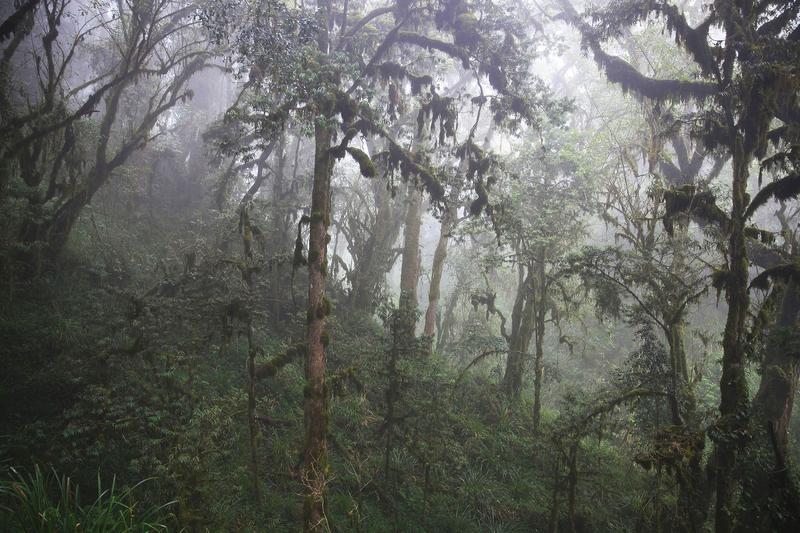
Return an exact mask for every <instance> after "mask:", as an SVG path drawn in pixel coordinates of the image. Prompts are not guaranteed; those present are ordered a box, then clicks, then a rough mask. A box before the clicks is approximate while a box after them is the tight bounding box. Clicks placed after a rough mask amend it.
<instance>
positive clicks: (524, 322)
mask: <svg viewBox="0 0 800 533" xmlns="http://www.w3.org/2000/svg"><path fill="white" fill-rule="evenodd" d="M520 268H521V269H522V268H523V267H520ZM520 273H521V271H520ZM531 284H532V273H531V270H530V269H528V274H527V275H526V276H525V278H524V279H522V277H521V276H520V282H519V285H518V286H517V296H516V299H515V302H514V310H513V312H512V316H511V322H512V324H511V335H509V337H508V339H507V342H508V358H507V359H506V370H505V375H504V376H503V390H504V392H505V393H506V396H508V397H509V398H510V399H512V400H514V399H517V398H519V395H520V393H521V392H522V374H523V372H524V370H525V357H526V355H527V353H528V346H529V345H530V342H531V336H532V335H533V332H534V329H535V327H536V323H535V308H534V301H533V300H534V298H533V296H532V294H531V292H532V288H531Z"/></svg>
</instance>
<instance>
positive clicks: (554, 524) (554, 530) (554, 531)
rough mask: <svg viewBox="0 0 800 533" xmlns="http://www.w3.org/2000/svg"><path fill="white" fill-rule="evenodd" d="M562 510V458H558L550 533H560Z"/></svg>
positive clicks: (554, 473)
mask: <svg viewBox="0 0 800 533" xmlns="http://www.w3.org/2000/svg"><path fill="white" fill-rule="evenodd" d="M560 509H561V458H560V457H558V458H556V463H555V468H554V470H553V503H552V504H551V506H550V525H549V526H548V528H547V531H548V533H558V514H559V511H560Z"/></svg>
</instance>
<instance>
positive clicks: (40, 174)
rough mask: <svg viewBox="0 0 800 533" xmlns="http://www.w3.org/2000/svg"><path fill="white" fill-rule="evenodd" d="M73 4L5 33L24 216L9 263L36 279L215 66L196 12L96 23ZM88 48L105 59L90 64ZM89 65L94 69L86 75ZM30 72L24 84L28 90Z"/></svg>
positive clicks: (6, 153)
mask: <svg viewBox="0 0 800 533" xmlns="http://www.w3.org/2000/svg"><path fill="white" fill-rule="evenodd" d="M72 4H73V3H72V2H71V1H70V0H41V1H30V2H24V3H21V4H20V6H19V8H18V9H17V10H16V11H15V12H14V13H13V14H12V15H11V16H10V17H9V18H8V19H7V20H6V21H5V22H4V23H3V30H4V33H3V35H1V36H0V39H2V40H3V41H5V40H8V43H7V44H6V46H5V48H4V49H3V56H2V61H0V109H2V114H3V117H4V122H3V126H2V127H1V128H0V167H2V168H3V169H4V170H3V172H2V174H3V181H2V182H0V201H2V202H3V204H4V205H6V206H7V207H8V208H9V209H10V212H12V213H14V214H15V216H14V217H11V218H10V220H9V221H7V222H6V224H7V227H6V228H4V234H5V235H4V239H3V240H4V241H5V243H4V248H5V249H6V250H5V252H4V255H5V256H6V257H5V258H4V261H3V262H4V264H6V265H9V264H10V265H12V266H13V263H14V262H16V261H21V262H22V264H23V267H24V269H25V270H26V271H27V272H28V273H29V274H30V273H35V272H38V271H40V270H41V268H42V264H43V262H45V261H46V260H52V259H55V258H56V257H58V255H59V254H60V252H61V251H62V249H63V248H64V245H65V243H66V241H67V238H68V236H69V234H70V231H71V230H72V227H73V226H74V224H75V222H76V220H77V219H78V217H79V215H80V213H81V211H82V210H83V208H84V207H85V206H86V205H87V204H88V203H89V202H90V201H91V200H92V198H93V197H94V195H95V194H96V193H97V191H98V190H99V189H100V187H102V186H103V184H105V183H106V182H107V181H108V180H109V179H110V178H111V177H112V176H113V174H114V172H115V171H116V170H117V169H119V168H120V167H121V166H122V165H123V164H124V163H125V162H126V161H127V160H128V158H129V157H130V156H131V155H132V154H133V153H134V152H135V151H136V150H137V149H139V148H141V147H142V146H144V145H145V144H147V143H148V142H149V141H151V140H152V139H154V138H156V137H158V136H159V135H161V134H162V133H163V132H164V131H165V130H166V129H167V124H166V123H164V122H163V119H164V117H165V116H166V115H167V114H168V113H169V112H170V111H172V110H173V109H174V108H175V107H176V106H178V104H180V103H181V102H184V101H185V100H186V99H188V98H191V96H192V92H191V90H189V89H187V83H188V82H189V80H190V79H191V77H192V76H193V75H194V74H195V73H197V72H199V71H200V70H202V69H204V68H206V67H207V66H208V64H209V60H210V59H211V57H212V54H211V51H210V49H209V46H208V42H207V40H206V39H205V37H204V35H203V33H202V32H201V31H199V30H198V26H199V24H198V22H197V21H195V20H194V19H193V12H194V10H195V4H193V3H190V2H180V1H173V0H158V1H155V2H133V3H128V4H125V3H110V4H109V5H108V6H107V7H108V9H106V10H103V11H102V12H101V13H98V14H97V15H96V16H94V17H90V16H84V15H82V14H81V13H82V6H81V5H80V4H78V5H75V6H73V5H72ZM26 47H31V48H32V50H33V57H34V62H33V63H34V64H31V63H30V62H29V61H28V60H27V55H24V54H23V51H24V50H25V48H26ZM90 51H91V52H94V53H95V54H96V57H97V58H99V59H98V60H97V61H94V62H88V61H86V57H85V55H86V54H87V53H90ZM84 61H86V62H87V63H91V64H92V66H91V67H90V71H89V72H86V73H85V76H82V75H81V74H80V72H81V70H83V69H82V68H81V67H79V66H78V64H79V63H82V62H84ZM21 73H24V78H25V80H26V83H24V84H23V85H22V86H20V87H18V85H17V83H16V82H15V81H16V80H17V79H18V78H17V76H19V75H20V74H21ZM17 88H19V89H20V91H17ZM95 113H99V115H98V116H97V117H96V118H94V117H92V115H94V114H95ZM87 161H88V165H87ZM4 268H8V267H4Z"/></svg>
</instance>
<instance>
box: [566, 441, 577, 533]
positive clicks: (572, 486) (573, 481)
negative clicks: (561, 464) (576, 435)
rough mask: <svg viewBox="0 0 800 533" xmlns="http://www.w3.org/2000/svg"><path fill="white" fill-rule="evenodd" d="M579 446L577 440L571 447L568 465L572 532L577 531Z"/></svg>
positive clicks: (568, 512)
mask: <svg viewBox="0 0 800 533" xmlns="http://www.w3.org/2000/svg"><path fill="white" fill-rule="evenodd" d="M578 446H579V443H578V442H575V443H574V444H573V445H572V446H570V449H569V457H568V461H567V466H568V468H569V470H568V473H567V488H568V492H567V514H568V516H569V529H570V533H575V531H576V527H575V507H576V503H577V499H578Z"/></svg>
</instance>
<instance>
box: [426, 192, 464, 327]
mask: <svg viewBox="0 0 800 533" xmlns="http://www.w3.org/2000/svg"><path fill="white" fill-rule="evenodd" d="M456 216H457V212H456V209H455V208H454V207H450V208H448V210H447V212H446V213H445V215H444V217H442V224H441V227H440V229H439V242H437V243H436V251H435V252H434V253H433V264H432V265H431V286H430V289H429V290H428V310H427V311H426V312H425V329H424V334H425V335H426V336H428V337H433V334H434V331H435V328H436V314H437V313H438V306H439V296H440V293H441V285H442V273H443V272H444V263H445V260H446V259H447V244H448V241H449V240H450V233H451V232H452V231H453V225H454V222H455V219H456Z"/></svg>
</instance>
